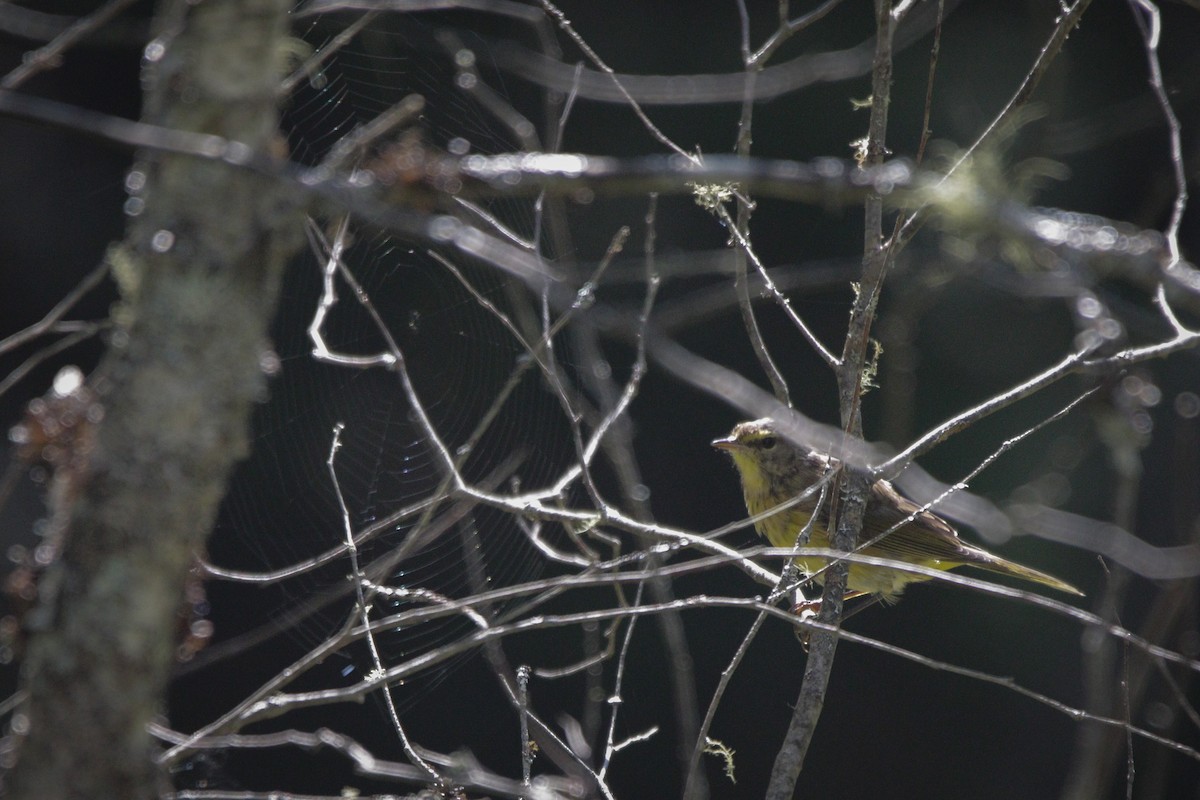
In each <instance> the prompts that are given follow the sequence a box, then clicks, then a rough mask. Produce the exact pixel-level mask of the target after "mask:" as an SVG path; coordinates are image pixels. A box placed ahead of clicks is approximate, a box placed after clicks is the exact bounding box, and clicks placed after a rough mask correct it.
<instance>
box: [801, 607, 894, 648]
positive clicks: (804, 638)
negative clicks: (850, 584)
mask: <svg viewBox="0 0 1200 800" xmlns="http://www.w3.org/2000/svg"><path fill="white" fill-rule="evenodd" d="M796 596H797V598H798V601H797V602H796V603H795V604H794V605H793V606H792V613H793V614H794V615H796V617H798V618H799V620H800V622H809V621H810V620H813V619H815V618H816V616H817V613H818V612H820V610H821V598H819V597H818V598H815V599H813V600H809V599H807V598H805V597H804V595H802V594H800V592H797V593H796ZM867 596H870V598H871V599H870V600H867V601H866V602H865V603H859V604H858V605H856V606H855V607H854V608H852V609H850V610H849V611H846V612H843V613H842V622H845V621H846V620H848V619H850V618H851V617H853V616H854V615H855V614H857V613H858V612H860V611H862V610H863V609H866V608H870V607H871V606H873V605H875V604H876V603H878V602H880V601H881V600H882V599H883V597H882V596H880V595H871V594H870V592H846V593H845V594H844V595H842V601H843V602H845V601H847V600H853V599H854V598H856V597H867ZM810 636H812V631H810V630H809V629H808V628H804V627H800V626H797V627H796V638H797V639H799V640H800V644H801V646H803V647H804V652H806V653H807V652H808V640H809V637H810Z"/></svg>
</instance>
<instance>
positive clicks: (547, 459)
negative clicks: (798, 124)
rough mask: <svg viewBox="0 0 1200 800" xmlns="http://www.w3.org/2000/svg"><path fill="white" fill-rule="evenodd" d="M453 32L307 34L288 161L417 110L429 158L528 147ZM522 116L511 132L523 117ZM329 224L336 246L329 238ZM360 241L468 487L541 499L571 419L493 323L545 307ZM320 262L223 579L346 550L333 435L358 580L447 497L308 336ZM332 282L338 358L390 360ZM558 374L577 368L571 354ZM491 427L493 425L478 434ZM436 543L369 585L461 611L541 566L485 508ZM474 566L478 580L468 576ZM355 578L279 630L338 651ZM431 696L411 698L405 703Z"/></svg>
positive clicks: (351, 259)
mask: <svg viewBox="0 0 1200 800" xmlns="http://www.w3.org/2000/svg"><path fill="white" fill-rule="evenodd" d="M441 22H444V21H443V20H438V19H436V18H434V19H428V18H418V17H417V16H413V15H388V16H385V17H379V18H378V19H375V20H373V21H372V22H371V23H370V24H369V25H366V26H364V27H363V28H362V30H361V31H360V32H358V33H357V35H355V36H353V37H352V38H351V39H350V40H349V41H348V42H343V41H341V40H338V39H336V38H335V37H337V36H338V35H339V34H341V33H342V32H343V31H344V30H345V28H346V25H345V20H344V19H340V18H334V19H329V18H322V19H320V20H318V21H316V22H314V23H312V25H311V26H310V27H309V29H308V31H307V32H306V33H305V34H304V40H305V42H306V44H307V46H308V47H309V48H311V50H310V51H308V52H306V53H305V54H304V55H303V57H302V58H301V59H300V60H301V61H303V60H304V59H305V58H308V59H312V62H314V63H315V62H319V63H318V64H317V66H315V67H314V68H313V69H312V70H311V71H310V73H309V74H307V75H302V76H301V80H300V81H299V82H298V85H297V87H296V89H295V92H294V96H293V98H292V100H291V102H290V104H289V105H288V106H287V108H286V109H285V115H284V127H285V130H287V131H288V133H289V146H290V148H291V150H292V153H293V158H294V159H296V160H297V161H300V162H302V163H306V164H315V163H318V162H320V161H321V160H322V159H323V158H325V157H326V156H327V155H328V154H329V152H330V149H331V148H332V147H333V146H334V145H335V144H336V143H337V142H338V141H339V140H341V139H342V137H343V136H345V135H346V134H347V133H349V132H350V131H352V130H354V129H355V128H356V127H358V126H361V125H365V124H366V123H368V122H370V121H371V120H373V119H375V118H376V117H377V116H378V115H379V114H382V113H384V112H385V111H387V110H388V109H391V108H393V107H395V106H396V105H397V104H398V103H399V102H400V101H401V100H402V99H403V98H405V97H406V96H408V95H411V94H413V93H417V94H420V95H422V96H423V97H425V98H427V102H426V104H425V111H424V113H422V114H421V116H420V119H419V120H417V121H415V122H414V123H413V124H412V125H411V127H410V130H416V131H419V132H420V136H421V137H422V139H423V141H424V143H425V146H428V147H429V148H431V149H434V150H446V149H453V150H456V151H457V152H459V153H462V152H464V151H466V150H468V149H469V151H470V152H480V153H487V154H491V153H496V152H508V151H515V150H518V149H521V146H522V143H521V142H520V141H517V140H516V137H515V135H514V134H513V133H512V132H511V131H510V130H507V129H506V128H505V125H504V123H503V121H502V120H500V119H498V118H497V117H496V116H495V115H494V114H492V113H490V112H489V110H488V109H486V108H483V107H482V106H481V105H480V103H478V102H477V101H475V100H474V99H473V98H472V96H471V95H470V94H469V93H468V92H466V91H464V90H463V89H461V88H459V85H458V83H461V82H462V79H461V77H459V76H461V75H462V74H464V73H463V72H462V71H461V70H460V68H459V66H456V64H455V62H454V58H455V56H456V54H461V53H462V52H463V45H462V42H463V38H462V37H464V36H467V34H464V33H463V32H461V31H454V30H452V29H451V28H448V27H445V26H444V25H440V24H439V23H441ZM439 42H441V43H442V44H444V45H445V46H442V44H438V43H439ZM447 48H449V49H447ZM325 50H331V51H334V52H333V54H332V55H331V56H328V57H327V58H326V57H324V56H322V55H320V54H321V53H322V52H323V51H325ZM313 54H316V55H313ZM462 57H463V56H461V55H459V58H460V59H461V58H462ZM456 81H457V82H458V83H456ZM509 110H510V119H511V118H512V115H515V114H516V112H515V110H512V109H511V108H510V109H509ZM521 132H524V131H523V130H522V131H521ZM481 211H482V212H484V213H485V214H486V215H489V216H490V217H491V218H492V219H493V220H495V223H496V225H497V226H503V228H504V229H505V230H506V231H507V232H508V233H510V234H512V235H514V236H516V237H519V239H521V240H524V241H525V242H532V241H534V240H535V238H536V237H537V235H538V233H539V228H540V221H539V217H538V214H537V210H536V209H535V207H534V204H533V203H532V202H521V201H515V200H500V201H495V202H492V203H490V204H487V205H485V206H484V207H483V208H482V209H481ZM319 224H324V225H327V226H329V230H332V224H333V223H331V222H328V221H323V222H322V223H319ZM348 239H349V243H348V246H347V247H346V250H345V253H344V254H343V259H342V260H343V263H344V264H345V266H346V267H347V269H348V270H349V272H350V273H351V274H352V275H353V278H354V280H356V281H357V282H358V283H359V284H360V286H361V289H362V291H363V292H364V293H365V295H366V296H367V297H369V300H370V303H371V304H372V305H373V307H374V309H375V311H376V312H377V313H378V314H379V316H380V318H381V319H382V321H383V324H384V325H385V326H386V327H387V329H388V331H389V333H390V335H391V336H392V337H393V338H394V340H395V342H396V344H397V345H398V347H399V349H400V350H401V351H402V352H403V354H404V356H405V359H406V363H407V369H408V374H409V376H410V377H411V379H412V381H413V383H414V384H415V385H416V388H417V392H418V393H419V395H420V397H421V401H422V403H423V405H424V406H425V409H426V411H427V412H428V414H429V416H430V418H431V420H432V422H433V424H434V426H435V427H436V429H437V431H438V432H439V435H440V436H441V438H442V440H443V441H444V442H445V443H446V445H447V447H448V448H449V449H450V451H451V452H454V453H456V454H457V455H459V456H460V457H462V459H463V460H462V461H461V462H460V471H461V474H462V475H463V476H464V478H466V479H467V480H469V481H472V482H480V483H481V484H483V485H487V484H488V483H489V482H490V483H491V484H492V485H493V486H495V485H502V486H504V487H511V486H516V485H519V486H521V487H527V488H533V487H540V486H542V485H543V484H544V483H545V481H546V480H548V479H549V478H550V477H551V476H554V475H557V474H559V473H561V470H562V469H563V467H564V465H565V464H566V463H567V459H568V458H569V456H571V455H572V453H571V452H570V449H569V445H568V446H564V444H563V443H564V442H566V443H569V442H570V437H569V434H568V433H567V427H566V423H565V421H564V419H563V415H562V409H561V408H560V406H559V403H558V400H557V399H556V398H555V396H554V395H553V394H552V393H551V392H549V391H547V388H546V386H545V384H544V381H543V377H542V375H541V374H540V373H539V372H538V370H537V369H531V368H530V366H531V365H530V356H529V352H528V350H527V348H526V346H525V344H523V343H522V342H520V341H518V340H517V338H516V337H515V336H514V334H513V333H512V332H511V331H509V330H508V329H506V327H505V325H504V324H503V323H502V322H501V321H500V320H499V319H498V317H497V313H496V312H499V313H503V314H505V315H507V316H508V317H509V318H510V319H512V320H514V324H516V325H518V326H520V327H522V329H523V331H524V332H525V333H526V334H527V337H528V338H529V339H531V340H533V341H536V340H537V336H538V329H539V326H540V321H539V314H540V311H539V309H538V306H537V299H536V298H534V297H531V296H530V295H529V293H528V291H527V290H526V288H525V287H523V286H521V285H518V284H517V283H516V282H515V281H514V280H513V279H511V278H508V277H506V276H505V275H504V274H503V273H500V272H498V271H496V270H494V269H489V268H486V267H477V266H475V265H472V264H469V263H458V264H455V265H454V266H455V267H457V269H458V270H459V271H460V272H461V274H462V279H461V280H460V278H459V277H456V276H455V275H454V274H453V273H452V272H451V270H450V269H449V268H448V267H447V266H445V265H444V264H442V263H439V262H438V261H436V260H434V258H432V257H431V256H430V254H429V253H428V252H426V251H425V250H424V249H423V248H422V247H421V246H417V245H414V244H413V243H411V242H406V241H403V240H399V239H397V238H395V237H393V236H391V235H389V234H386V233H381V232H379V231H377V230H372V229H370V228H355V227H351V229H350V231H349V234H348ZM324 256H325V254H324V253H309V254H308V255H307V256H305V257H303V258H301V259H300V260H299V261H298V262H297V263H295V264H293V265H292V267H291V268H290V270H289V273H288V275H287V277H286V280H285V284H284V289H283V294H282V296H281V302H280V309H281V310H280V314H279V318H278V320H277V322H276V324H275V326H274V329H273V342H274V348H275V352H276V354H277V356H278V360H279V370H278V374H277V375H276V377H275V378H274V379H273V380H272V381H271V385H270V397H269V398H267V399H266V400H265V402H264V403H263V405H262V406H261V407H260V408H259V409H258V411H257V413H256V415H255V420H254V431H255V434H254V436H255V439H254V445H253V454H252V456H251V457H250V459H249V460H248V461H247V462H245V463H244V464H243V465H242V466H241V467H240V471H239V474H238V475H236V476H235V478H234V480H233V481H232V483H231V487H232V488H231V491H230V494H229V497H228V499H227V501H226V503H225V505H224V509H223V512H222V514H221V518H220V523H219V526H218V531H217V535H216V536H215V537H214V544H213V552H212V556H213V560H214V561H215V562H217V563H219V564H221V565H228V566H232V567H236V568H240V569H245V570H259V571H271V570H278V569H281V568H284V567H286V566H287V565H290V564H295V563H298V562H304V561H305V560H308V559H312V558H314V557H317V556H319V555H320V554H322V553H327V552H329V551H330V550H334V549H337V548H339V547H340V546H341V545H342V544H344V541H345V533H344V526H343V520H342V517H341V512H340V510H339V506H338V502H337V497H336V493H335V487H334V485H333V480H332V479H331V477H330V473H329V470H328V468H327V466H326V461H327V459H328V458H329V452H330V448H331V443H332V440H333V429H334V426H335V425H339V424H340V425H342V426H344V431H343V432H342V434H341V437H340V441H341V447H340V449H339V451H338V453H337V458H336V467H335V469H336V474H337V482H338V486H339V487H340V490H341V492H342V494H343V496H344V499H345V503H346V507H347V510H348V515H349V522H350V525H351V527H352V529H353V530H354V531H356V532H362V531H366V530H368V529H370V530H372V531H373V534H372V535H371V537H370V540H369V541H368V542H366V543H365V544H363V545H362V547H361V551H360V558H361V563H363V564H364V565H366V564H370V563H371V562H372V561H373V560H374V559H375V558H377V557H380V556H382V555H384V554H385V553H388V552H390V551H392V550H394V549H395V548H398V547H400V546H402V545H403V544H404V543H405V542H406V540H407V539H408V537H410V536H412V535H413V533H414V530H415V529H416V528H417V526H418V525H419V521H420V520H421V519H422V518H421V514H420V513H419V512H418V513H411V514H408V515H407V516H404V517H402V518H399V519H396V518H395V517H396V515H397V514H398V513H399V512H402V511H403V510H404V509H406V508H409V507H410V506H413V505H414V504H415V503H418V502H419V501H421V500H423V499H425V498H428V497H429V496H430V495H432V494H434V493H435V491H436V490H437V488H438V486H439V484H440V483H441V481H442V480H443V472H442V470H441V469H440V467H439V466H438V464H437V462H436V459H435V457H434V454H433V452H432V451H431V449H430V446H429V444H428V443H427V442H426V441H425V439H424V437H423V436H421V435H420V434H419V433H418V428H417V426H415V425H414V424H413V419H414V417H413V413H414V409H413V408H412V407H411V406H410V404H409V403H408V402H407V401H406V399H405V397H404V394H403V392H402V391H401V387H400V384H399V381H398V380H397V377H396V375H395V373H393V372H390V371H388V370H386V369H382V368H378V367H376V368H372V369H358V368H349V367H346V366H343V365H338V364H330V363H322V362H320V361H318V360H316V359H314V358H313V355H312V349H313V342H312V341H311V339H310V338H309V336H308V332H307V328H308V326H309V323H310V322H311V320H312V317H313V314H314V313H315V311H316V309H317V306H318V304H319V302H320V299H321V291H322V268H323V263H322V262H323V260H324ZM335 280H336V281H337V284H338V285H337V286H336V291H337V293H338V297H339V302H338V304H337V305H336V306H334V307H333V309H332V311H331V312H330V315H329V317H328V318H327V319H326V320H325V325H324V335H325V340H326V342H327V344H328V346H329V348H330V349H331V350H333V351H335V352H338V353H343V354H372V353H378V352H380V351H382V350H384V349H385V347H386V343H385V341H384V338H383V336H382V335H381V334H380V331H379V328H378V326H377V325H376V323H375V321H374V320H373V319H372V317H371V315H370V314H369V313H368V312H367V310H366V309H365V307H364V306H363V305H361V304H360V303H358V302H357V301H356V300H355V296H354V292H353V291H352V289H351V287H350V286H349V285H347V283H346V282H345V281H344V280H343V279H341V278H337V279H335ZM464 283H467V284H470V287H471V288H470V289H468V288H467V286H466V285H464ZM476 295H477V296H476ZM484 301H486V303H488V304H490V305H492V306H493V307H494V308H495V309H496V312H494V311H492V310H489V309H488V308H486V307H485V306H484ZM559 361H560V363H563V362H564V361H565V359H564V358H563V357H562V355H561V354H560V356H559ZM566 366H567V368H568V369H569V363H568V364H566ZM489 414H492V415H494V416H493V417H492V418H491V419H490V422H485V423H483V424H482V426H481V421H483V420H485V417H487V416H488V415H489ZM480 430H482V433H481V434H480V433H479V431H480ZM476 436H478V438H477V440H475V441H474V442H473V443H472V444H470V445H468V442H471V441H472V439H473V437H476ZM468 446H469V448H470V450H469V452H467V450H466V448H467V447H468ZM422 535H424V534H422ZM427 538H428V541H425V540H422V542H421V543H420V544H419V545H418V546H416V547H415V549H414V550H413V551H412V552H411V553H409V554H408V556H407V557H406V558H405V559H404V560H403V562H402V563H400V564H399V565H397V566H396V567H395V568H394V569H391V570H389V572H388V574H383V575H374V576H373V578H374V580H376V581H378V582H380V583H385V584H388V585H391V586H401V587H404V588H405V589H406V590H424V591H431V592H436V593H438V594H439V595H442V596H445V597H451V598H453V597H462V596H464V595H465V594H468V593H471V592H477V591H480V590H481V589H482V588H485V586H486V587H487V588H494V587H498V586H503V585H507V584H509V583H511V582H514V581H516V580H521V579H528V578H529V577H531V576H533V575H535V574H537V572H538V571H539V569H540V562H539V559H538V558H537V557H536V555H535V553H534V552H533V549H532V548H531V547H530V546H529V544H528V541H527V538H526V537H525V536H524V535H523V534H522V533H521V532H520V531H519V530H517V528H516V525H515V523H514V522H513V519H512V517H511V515H506V514H500V513H496V512H491V511H488V510H487V509H480V508H474V509H472V510H471V511H470V513H468V514H466V515H465V516H463V517H462V518H461V519H460V520H459V521H457V522H456V523H454V524H452V525H451V526H450V528H449V530H447V531H445V532H443V533H441V534H440V535H437V536H433V537H427ZM408 546H409V547H411V543H410V544H409V545H408ZM476 558H477V559H478V562H477V563H478V566H479V569H480V571H481V572H480V573H473V571H472V570H470V569H464V568H463V566H464V563H467V562H468V561H470V560H471V559H476ZM347 571H348V562H347V561H346V558H345V555H344V554H343V555H342V556H341V557H339V558H334V559H333V560H332V561H331V562H330V563H328V564H326V565H324V566H323V567H321V568H318V569H313V570H309V571H307V572H305V573H304V574H302V575H298V576H296V577H294V578H290V579H288V580H285V581H283V582H282V584H281V585H280V587H279V591H280V592H281V593H282V600H281V605H280V607H279V608H278V609H277V612H276V613H277V614H280V615H281V616H280V617H278V619H279V620H282V621H280V622H277V623H274V624H278V625H281V626H283V627H287V628H289V629H290V630H291V631H292V632H293V633H294V634H296V635H298V636H299V638H300V640H301V641H304V642H307V643H312V642H315V641H318V640H320V639H322V638H324V637H325V636H327V635H328V634H329V633H330V632H331V631H332V630H333V629H335V628H336V627H337V626H338V625H340V624H342V622H344V620H345V617H346V613H347V610H348V608H349V605H348V604H349V602H350V597H351V593H350V590H351V589H352V586H351V584H350V582H349V581H348V579H347ZM481 583H482V584H483V585H480V584H481ZM331 594H332V597H330V595H331ZM314 595H316V596H318V597H330V599H331V600H332V602H329V603H327V604H325V605H324V608H322V609H321V610H320V612H319V613H309V612H308V611H304V612H303V613H299V612H298V611H297V609H298V608H301V607H302V608H305V609H307V608H309V603H308V601H310V600H311V599H312V598H313V596H314ZM334 598H336V599H334ZM376 605H377V607H378V608H380V610H381V611H382V612H383V613H387V612H395V611H397V610H399V609H400V608H402V607H404V606H405V605H406V601H404V600H401V599H398V598H396V597H391V598H385V599H381V600H379V601H377V603H376ZM273 616H274V615H273ZM468 628H469V625H468V624H467V623H464V622H463V621H462V619H461V618H458V619H455V620H452V621H444V622H434V623H427V624H424V625H421V626H419V627H414V628H409V629H406V630H403V631H400V630H396V631H391V632H388V633H385V634H384V635H382V636H380V637H379V644H380V647H381V649H382V650H383V651H384V653H385V656H386V657H387V658H396V657H400V656H402V655H406V656H411V655H413V654H414V653H417V652H423V651H425V650H427V649H430V648H433V647H437V646H439V645H442V644H445V643H446V642H448V641H450V640H452V639H453V638H455V637H457V636H461V635H462V634H463V633H464V632H465V631H466V630H467V629H468ZM448 669H449V667H447V666H443V667H439V668H436V669H434V670H432V671H431V673H430V675H429V676H427V677H429V678H432V679H434V680H433V681H432V682H436V679H438V678H440V677H442V676H444V675H445V674H446V671H447V670H448ZM417 683H418V684H420V683H421V681H418V682H417ZM419 694H420V690H414V688H412V687H410V688H409V689H408V690H406V691H405V693H404V696H405V697H413V696H419Z"/></svg>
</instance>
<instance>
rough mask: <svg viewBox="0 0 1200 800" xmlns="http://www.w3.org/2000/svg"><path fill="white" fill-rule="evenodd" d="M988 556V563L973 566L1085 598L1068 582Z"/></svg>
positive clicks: (973, 564)
mask: <svg viewBox="0 0 1200 800" xmlns="http://www.w3.org/2000/svg"><path fill="white" fill-rule="evenodd" d="M988 555H989V556H991V557H990V558H989V559H988V560H987V561H979V562H972V563H971V566H973V567H978V568H980V569H986V570H988V571H989V572H997V573H999V574H1001V575H1011V576H1013V577H1014V578H1021V579H1022V580H1027V581H1031V582H1033V583H1040V584H1041V585H1042V586H1049V587H1050V588H1051V589H1057V590H1058V591H1060V592H1066V593H1067V594H1076V595H1079V596H1080V597H1083V596H1084V595H1083V592H1081V591H1079V590H1078V589H1076V588H1075V587H1074V586H1072V585H1071V584H1069V583H1067V582H1066V581H1062V580H1059V579H1058V578H1056V577H1054V576H1053V575H1049V574H1047V573H1045V572H1042V571H1040V570H1036V569H1033V568H1032V567H1026V566H1024V565H1022V564H1018V563H1016V562H1015V561H1009V560H1007V559H1004V558H1000V557H999V556H995V555H992V554H991V553H989V554H988Z"/></svg>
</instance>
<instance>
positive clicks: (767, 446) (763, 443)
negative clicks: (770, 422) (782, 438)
mask: <svg viewBox="0 0 1200 800" xmlns="http://www.w3.org/2000/svg"><path fill="white" fill-rule="evenodd" d="M777 444H779V438H778V437H776V436H764V437H762V438H761V439H759V440H758V446H759V447H760V448H762V449H763V450H774V449H775V445H777Z"/></svg>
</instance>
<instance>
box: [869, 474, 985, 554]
mask: <svg viewBox="0 0 1200 800" xmlns="http://www.w3.org/2000/svg"><path fill="white" fill-rule="evenodd" d="M910 517H912V518H913V519H912V521H911V522H908V523H907V524H905V525H904V526H902V527H901V528H900V529H899V530H896V531H894V532H892V533H890V534H888V535H887V536H886V537H884V538H883V540H882V541H880V542H878V543H876V544H874V545H872V546H870V547H869V548H867V549H868V550H873V551H877V552H878V553H879V554H880V555H883V556H885V557H888V558H904V559H906V560H917V561H952V562H959V563H976V562H980V561H986V560H987V559H986V558H982V559H981V558H980V556H981V555H985V554H984V553H983V552H982V551H980V550H978V549H977V548H974V547H971V546H970V545H968V544H967V543H966V542H964V541H962V540H961V539H959V538H958V533H957V532H956V531H955V530H954V528H953V527H952V526H951V525H950V523H948V522H946V520H944V519H942V518H941V517H939V516H938V515H937V514H934V513H933V512H931V511H923V510H922V509H921V506H919V505H917V504H916V503H914V502H913V501H911V500H909V499H908V498H907V497H904V496H903V495H901V494H900V493H899V492H897V491H896V490H895V488H894V487H893V486H892V485H891V484H890V483H888V482H887V481H877V482H876V483H875V485H874V486H872V487H871V496H870V498H869V499H868V501H867V514H866V519H865V520H864V522H863V531H862V535H861V537H860V538H859V543H860V544H861V543H865V542H868V541H871V540H872V539H874V538H875V537H877V536H879V535H880V534H881V533H883V532H884V531H886V530H888V529H890V528H892V527H893V526H894V525H896V524H897V523H899V522H901V521H903V520H906V519H908V518H910Z"/></svg>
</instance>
